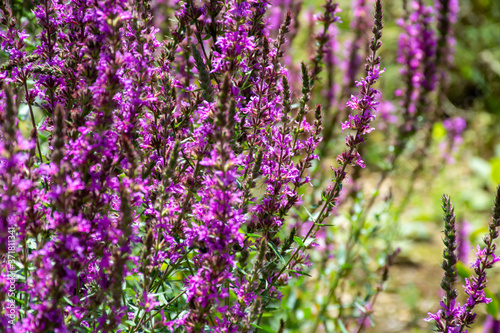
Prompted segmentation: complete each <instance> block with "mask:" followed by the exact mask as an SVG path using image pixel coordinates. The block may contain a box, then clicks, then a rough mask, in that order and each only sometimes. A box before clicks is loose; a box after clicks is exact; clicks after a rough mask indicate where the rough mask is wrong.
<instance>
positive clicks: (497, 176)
mask: <svg viewBox="0 0 500 333" xmlns="http://www.w3.org/2000/svg"><path fill="white" fill-rule="evenodd" d="M490 165H491V179H492V180H493V182H494V183H495V184H498V183H500V157H495V158H493V159H491V160H490Z"/></svg>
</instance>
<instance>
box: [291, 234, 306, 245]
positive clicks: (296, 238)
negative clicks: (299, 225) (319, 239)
mask: <svg viewBox="0 0 500 333" xmlns="http://www.w3.org/2000/svg"><path fill="white" fill-rule="evenodd" d="M293 240H294V241H295V242H296V243H297V244H299V245H300V246H301V247H304V242H303V241H302V238H300V237H298V236H293Z"/></svg>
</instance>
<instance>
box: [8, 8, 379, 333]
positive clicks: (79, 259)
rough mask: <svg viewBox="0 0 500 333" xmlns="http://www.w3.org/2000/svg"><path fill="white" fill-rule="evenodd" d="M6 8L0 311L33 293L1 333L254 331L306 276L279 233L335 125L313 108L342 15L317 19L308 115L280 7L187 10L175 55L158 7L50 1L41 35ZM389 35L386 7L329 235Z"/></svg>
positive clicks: (174, 32) (307, 75)
mask: <svg viewBox="0 0 500 333" xmlns="http://www.w3.org/2000/svg"><path fill="white" fill-rule="evenodd" d="M1 5H2V8H1V10H2V15H3V16H2V22H1V24H2V25H3V26H4V27H5V29H4V30H2V32H1V37H2V44H1V48H2V51H3V52H5V53H7V54H8V55H9V58H8V61H7V62H6V63H5V64H3V65H2V69H1V78H2V83H3V85H4V86H3V90H2V92H1V93H2V96H1V103H2V104H1V106H2V107H1V116H2V119H4V121H3V122H2V130H1V138H2V140H1V141H0V142H1V145H0V151H1V156H2V158H1V162H0V168H1V188H2V192H1V195H2V200H1V205H0V211H1V214H0V216H1V218H2V221H1V224H0V228H1V229H0V236H1V244H2V254H8V255H9V256H11V257H12V258H15V259H14V260H11V261H6V262H4V263H2V280H1V281H2V284H1V286H2V288H3V292H2V295H3V296H2V298H1V299H0V301H1V302H2V305H3V308H7V307H8V306H9V305H8V302H9V299H8V298H7V297H5V295H7V294H8V291H9V288H10V285H9V283H7V282H6V281H7V280H6V279H7V278H8V277H9V276H10V275H8V273H9V272H10V273H12V274H14V273H15V274H17V275H21V276H23V280H22V281H21V282H20V284H19V286H18V287H19V295H21V298H22V300H23V302H24V306H23V307H21V308H17V307H16V310H15V311H16V313H15V316H16V318H20V320H18V321H16V322H15V323H13V321H12V320H10V317H9V316H8V315H7V314H3V315H2V317H1V320H2V326H4V327H9V329H10V330H11V331H12V330H13V331H15V332H42V331H44V332H45V331H49V330H54V331H58V332H68V331H71V330H73V329H75V328H76V327H86V328H88V330H90V331H110V330H115V329H127V330H130V331H131V332H136V331H138V330H142V328H143V327H148V328H149V329H153V328H154V327H159V326H165V327H168V328H169V329H171V330H177V329H180V328H184V329H185V330H187V331H188V332H200V331H203V330H205V329H206V328H207V327H210V328H211V329H212V330H214V331H216V332H236V331H249V330H250V328H251V327H252V325H254V324H253V323H254V321H256V320H257V319H258V317H259V316H260V315H261V314H262V312H263V311H264V308H265V307H266V304H268V303H269V300H271V299H274V298H277V297H280V294H279V291H278V287H279V286H281V285H284V284H286V283H287V280H288V279H289V278H290V277H291V276H294V275H297V274H300V273H301V271H302V270H303V267H304V264H308V263H307V257H306V255H305V254H304V253H303V250H304V244H303V243H301V242H300V238H299V240H298V241H297V240H296V237H295V234H294V232H295V231H294V230H292V234H291V235H290V236H289V237H287V238H285V239H282V238H281V237H280V236H279V234H278V232H279V231H280V230H282V229H283V225H284V222H285V219H286V218H287V216H288V213H289V211H290V210H291V209H292V208H293V207H295V206H296V205H297V204H298V203H300V202H301V200H302V198H301V196H302V195H301V192H300V191H299V189H300V188H301V187H302V186H304V185H306V184H308V183H310V181H311V178H310V176H309V175H308V171H307V170H308V168H309V167H311V164H312V163H313V161H314V160H316V159H318V156H317V155H316V154H315V149H316V147H317V146H318V144H319V143H320V142H321V136H320V134H321V130H322V108H321V106H319V105H318V106H317V107H315V108H313V109H310V108H309V101H310V93H311V90H312V88H313V84H314V82H315V80H317V79H318V74H319V73H320V72H321V69H322V64H323V61H324V58H325V57H326V58H328V57H330V56H331V54H330V53H329V52H331V48H330V46H331V32H330V30H331V29H332V28H333V26H334V24H335V23H336V22H338V21H339V18H338V17H337V13H338V6H337V5H336V4H334V3H332V2H331V1H327V3H326V5H325V11H324V14H322V15H320V16H319V17H318V22H319V23H321V24H322V26H323V31H322V32H320V33H319V34H318V35H317V36H316V40H317V42H318V46H317V49H316V54H315V57H313V58H312V60H311V62H312V64H311V69H309V68H308V67H307V66H306V65H302V73H301V77H302V91H301V97H300V99H299V101H298V108H297V109H296V110H295V108H294V107H293V106H292V105H293V101H292V96H293V95H292V90H291V89H292V88H291V85H290V83H289V77H288V71H287V69H286V68H285V67H284V66H283V65H282V63H283V60H282V58H283V56H284V53H283V50H284V48H285V47H286V44H287V39H286V35H287V33H288V32H289V31H290V29H291V27H292V16H291V14H290V13H288V14H286V15H281V14H280V13H276V15H280V19H277V18H276V17H275V16H276V15H274V16H271V17H269V16H267V15H266V12H267V10H268V9H269V7H270V5H271V4H270V3H269V2H267V1H229V2H227V1H226V2H220V1H209V2H191V1H188V2H180V3H178V4H177V5H176V6H174V7H172V9H174V10H175V14H174V16H173V17H175V22H174V23H172V24H171V25H170V26H169V27H168V28H167V29H166V32H167V36H166V37H167V38H166V39H164V40H159V39H158V37H157V35H158V32H159V28H157V27H155V22H156V21H155V19H154V17H153V15H152V11H151V4H150V3H149V2H130V1H99V2H94V1H87V0H78V1H71V2H66V1H58V0H42V1H40V2H39V3H38V4H37V5H36V6H34V7H33V8H32V12H31V14H23V15H31V16H32V18H33V19H34V20H36V22H37V27H32V26H26V24H25V23H22V24H21V25H19V24H18V23H17V21H16V13H13V12H12V9H11V8H10V7H9V6H8V5H7V4H6V3H5V2H2V4H1ZM285 5H286V4H285V3H283V4H281V6H282V7H283V6H285ZM282 12H283V11H282ZM18 14H19V13H18ZM268 20H272V21H273V22H274V23H273V24H274V26H276V27H279V28H278V29H277V30H272V27H273V24H270V25H267V22H268ZM381 20H382V8H381V5H380V2H377V8H376V21H375V22H376V29H375V30H374V33H375V38H374V41H373V42H372V45H371V48H372V51H373V54H372V56H371V58H369V62H368V68H369V69H368V75H367V77H366V78H365V79H362V80H361V81H360V82H358V83H357V85H358V87H359V89H360V94H359V95H358V96H357V97H353V98H352V100H351V101H350V102H349V106H350V107H352V108H353V109H355V110H359V111H360V114H359V115H353V116H351V117H350V121H349V122H347V123H345V124H344V128H349V129H353V130H355V131H356V135H354V136H353V135H350V136H348V138H347V140H346V143H347V145H348V149H349V150H348V151H347V152H346V153H344V154H342V155H340V156H339V158H338V161H339V162H340V164H341V166H342V172H341V173H338V175H336V188H337V190H336V191H337V194H335V195H331V196H329V197H328V199H327V202H325V205H324V207H328V209H323V212H322V213H321V214H320V216H321V221H322V220H324V219H325V218H326V217H327V216H328V211H329V209H330V207H331V206H332V202H334V199H335V198H336V197H338V192H339V190H340V185H341V183H342V181H343V178H344V177H345V172H346V166H347V165H355V164H358V165H361V166H363V163H362V161H361V158H360V155H359V153H357V152H356V147H357V146H358V145H359V144H360V143H361V142H363V140H364V136H365V135H366V134H367V133H368V132H369V131H370V130H371V128H370V127H369V124H370V122H371V121H372V120H373V118H374V112H375V108H376V106H377V102H376V99H375V94H376V91H375V90H374V89H373V88H372V87H371V86H372V85H373V84H374V83H375V82H376V81H377V79H378V77H379V74H380V72H381V71H380V70H379V63H380V58H378V57H376V56H375V52H376V50H377V49H378V48H379V47H380V41H379V40H380V37H381V32H380V31H381V29H382V25H381ZM276 21H281V22H279V24H276ZM19 27H25V28H26V29H20V28H19ZM26 30H28V31H29V33H27V32H26ZM30 34H31V36H30ZM28 40H29V41H30V43H31V44H28V43H27V41H28ZM31 45H33V46H31ZM21 104H22V105H26V106H27V107H28V108H29V114H30V118H31V120H32V125H33V132H32V135H31V137H30V139H25V138H23V137H22V135H21V132H20V130H19V129H18V120H17V117H16V115H17V114H18V113H19V107H20V106H21ZM311 111H312V112H311ZM38 113H42V114H44V115H46V117H44V118H43V120H42V122H41V123H40V124H36V120H35V114H38ZM311 119H312V120H311ZM45 138H48V140H47V141H45ZM340 174H342V177H340V176H339V175H340ZM259 178H262V179H263V180H264V188H265V191H264V193H263V194H256V192H255V190H254V189H255V187H256V181H257V179H259ZM321 221H318V222H321ZM285 231H286V230H285ZM14 235H15V237H14ZM306 238H307V236H306ZM11 239H13V240H15V241H10V240H11ZM304 241H305V239H304ZM293 242H299V243H298V245H299V246H298V247H296V248H295V251H294V252H293V254H291V255H290V253H289V252H291V251H292V250H293V248H294V247H293V246H292V245H293ZM7 244H9V245H8V246H7ZM11 249H14V250H13V251H11ZM287 256H288V262H287V263H286V264H285V265H283V263H281V262H282V261H283V260H284V259H283V257H287ZM14 262H15V264H14ZM179 278H180V281H179ZM179 282H180V283H179ZM130 293H132V294H130ZM136 295H137V297H134V296H136ZM152 318H153V320H151V319H152Z"/></svg>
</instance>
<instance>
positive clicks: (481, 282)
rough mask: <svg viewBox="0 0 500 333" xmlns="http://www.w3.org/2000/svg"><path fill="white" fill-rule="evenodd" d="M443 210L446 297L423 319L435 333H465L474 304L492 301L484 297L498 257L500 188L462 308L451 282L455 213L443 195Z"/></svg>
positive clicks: (472, 318)
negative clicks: (489, 272)
mask: <svg viewBox="0 0 500 333" xmlns="http://www.w3.org/2000/svg"><path fill="white" fill-rule="evenodd" d="M443 211H444V222H445V230H444V238H443V243H444V245H445V249H444V251H443V258H444V259H443V264H442V267H443V270H444V272H445V273H444V277H443V280H442V282H441V288H442V289H443V290H444V292H445V295H444V296H443V298H442V300H441V302H440V305H441V309H440V310H438V311H437V312H436V313H429V318H427V319H425V320H426V321H431V322H435V324H436V330H437V331H438V332H446V333H455V332H456V333H460V332H467V328H468V327H470V326H471V325H472V324H473V323H474V321H475V319H476V313H475V312H474V308H475V307H476V305H478V304H481V303H486V304H487V303H490V302H491V299H489V298H486V295H485V291H484V289H485V288H486V284H487V279H486V270H487V269H490V268H492V267H493V265H494V264H495V263H496V262H498V261H500V258H499V257H497V256H495V249H496V244H495V243H494V240H495V239H497V238H498V235H499V231H498V228H499V227H500V186H499V187H497V193H496V198H495V203H494V205H493V213H492V216H491V222H490V224H489V227H488V234H487V235H486V236H485V237H484V239H483V240H484V243H485V246H483V247H481V246H479V245H477V250H476V251H475V258H474V261H473V262H472V263H471V266H470V267H471V268H472V270H473V271H474V274H475V275H474V276H472V277H470V278H465V286H463V289H464V292H465V293H466V294H467V301H466V302H465V304H463V305H460V303H458V302H457V301H456V298H457V296H458V292H457V290H456V289H455V288H454V283H455V282H456V280H457V268H456V264H457V261H458V256H457V254H458V251H457V246H458V243H457V238H458V233H457V225H456V221H455V212H454V207H453V205H452V203H451V200H450V198H449V197H448V196H445V195H443Z"/></svg>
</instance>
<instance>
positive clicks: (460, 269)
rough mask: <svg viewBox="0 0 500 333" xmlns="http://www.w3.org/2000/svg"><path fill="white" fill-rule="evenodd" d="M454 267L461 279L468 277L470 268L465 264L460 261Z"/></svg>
mask: <svg viewBox="0 0 500 333" xmlns="http://www.w3.org/2000/svg"><path fill="white" fill-rule="evenodd" d="M456 268H457V273H458V276H460V277H461V278H463V279H465V278H468V277H469V276H470V275H471V270H470V269H469V268H468V267H467V266H465V265H464V264H463V262H461V261H459V262H457V264H456Z"/></svg>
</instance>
